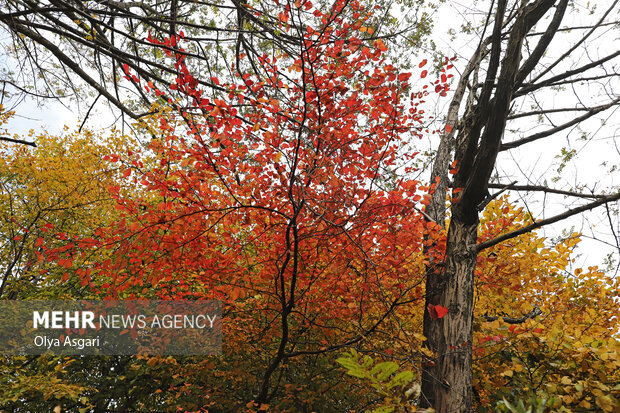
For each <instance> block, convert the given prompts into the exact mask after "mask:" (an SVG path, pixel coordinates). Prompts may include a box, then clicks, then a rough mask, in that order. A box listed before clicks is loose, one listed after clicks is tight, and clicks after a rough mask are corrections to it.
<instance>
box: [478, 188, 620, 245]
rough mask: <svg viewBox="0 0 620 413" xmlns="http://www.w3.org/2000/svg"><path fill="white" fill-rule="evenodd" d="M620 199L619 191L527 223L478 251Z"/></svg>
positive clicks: (487, 243) (486, 243)
mask: <svg viewBox="0 0 620 413" xmlns="http://www.w3.org/2000/svg"><path fill="white" fill-rule="evenodd" d="M619 199H620V192H619V193H617V194H614V195H609V196H606V197H605V198H601V199H599V200H598V201H594V202H590V203H589V204H585V205H582V206H580V207H577V208H573V209H569V210H568V211H566V212H564V213H562V214H558V215H555V216H553V217H551V218H547V219H543V220H541V221H536V222H534V223H533V224H530V225H527V226H525V227H523V228H520V229H517V230H515V231H511V232H509V233H507V234H504V235H501V236H499V237H497V238H494V239H492V240H488V241H485V242H481V243H480V244H478V245H476V251H477V252H480V251H482V250H484V249H487V248H490V247H492V246H494V245H497V244H500V243H502V242H504V241H506V240H509V239H512V238H515V237H518V236H519V235H522V234H527V233H528V232H531V231H533V230H535V229H536V228H540V227H543V226H545V225H549V224H553V223H554V222H558V221H562V220H564V219H566V218H569V217H572V216H573V215H577V214H580V213H582V212H585V211H589V210H591V209H594V208H596V207H598V206H601V205H605V204H608V203H610V202H614V201H617V200H619Z"/></svg>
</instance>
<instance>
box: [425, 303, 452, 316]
mask: <svg viewBox="0 0 620 413" xmlns="http://www.w3.org/2000/svg"><path fill="white" fill-rule="evenodd" d="M427 309H428V312H429V314H430V316H431V318H432V319H433V320H437V319H438V318H443V317H445V316H446V314H448V309H447V308H446V307H444V306H441V305H439V304H437V305H433V304H429V305H428V307H427Z"/></svg>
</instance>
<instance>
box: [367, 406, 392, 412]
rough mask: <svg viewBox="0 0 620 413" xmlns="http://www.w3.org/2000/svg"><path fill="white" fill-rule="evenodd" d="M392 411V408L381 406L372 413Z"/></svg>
mask: <svg viewBox="0 0 620 413" xmlns="http://www.w3.org/2000/svg"><path fill="white" fill-rule="evenodd" d="M393 411H394V407H393V406H381V407H378V408H376V409H374V410H373V411H372V413H392V412H393Z"/></svg>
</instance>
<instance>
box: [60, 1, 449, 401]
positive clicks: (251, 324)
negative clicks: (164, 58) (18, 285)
mask: <svg viewBox="0 0 620 413" xmlns="http://www.w3.org/2000/svg"><path fill="white" fill-rule="evenodd" d="M304 13H309V14H311V15H313V16H314V17H315V18H316V25H308V26H306V27H305V28H304V30H303V32H302V34H300V36H301V37H302V39H303V40H302V41H301V42H300V43H298V44H296V48H295V49H294V50H291V51H289V53H287V54H283V53H281V52H280V51H279V50H277V49H276V50H274V51H272V52H271V53H269V54H264V55H262V56H260V58H259V60H260V63H261V65H262V71H261V73H259V74H256V73H255V72H253V71H251V70H250V71H248V72H246V73H243V72H242V73H239V74H238V76H237V77H236V78H234V79H233V80H232V81H230V82H228V83H226V82H224V81H222V80H220V79H219V78H217V77H215V76H212V77H211V81H212V82H214V83H215V84H218V85H219V87H221V88H222V89H223V90H226V91H227V92H228V93H227V94H226V96H225V97H224V98H223V99H219V98H211V97H209V94H208V93H209V92H208V90H205V89H203V88H202V86H201V84H200V82H199V81H198V80H197V78H196V77H195V76H194V74H193V73H192V72H191V70H190V67H191V65H187V64H186V62H187V61H189V60H190V59H191V55H189V54H188V53H187V52H186V50H185V48H184V46H185V45H184V42H183V36H181V35H180V34H179V35H176V34H174V35H172V36H170V37H167V38H159V39H156V38H151V39H150V42H151V43H152V47H153V48H154V49H155V50H158V49H161V50H163V51H164V52H165V51H168V46H167V45H169V44H173V43H174V44H175V50H174V51H173V52H170V57H171V59H172V61H174V62H176V63H175V65H176V67H175V68H176V70H177V71H178V73H179V74H178V76H176V77H175V79H174V80H173V82H172V84H171V85H170V86H169V89H171V90H176V91H178V93H179V94H181V96H183V102H184V103H182V104H179V103H178V102H175V101H172V99H169V100H167V101H166V100H163V102H162V103H161V105H158V106H155V107H153V108H152V111H153V115H151V116H149V117H145V119H144V127H145V128H147V129H148V130H150V131H151V132H152V133H151V134H152V136H153V137H154V139H152V141H151V143H150V144H149V147H148V150H146V151H136V152H133V151H132V152H127V153H120V154H111V155H109V156H108V157H107V159H109V160H110V161H113V162H119V163H120V164H121V165H123V166H122V169H123V170H124V172H123V179H125V180H126V182H129V185H137V186H138V188H139V190H137V191H136V192H134V193H132V194H131V196H130V197H127V196H124V195H123V193H122V191H121V189H122V186H121V185H116V186H114V187H112V188H111V191H112V194H113V196H114V198H115V200H116V202H117V208H118V209H119V210H121V211H122V215H121V217H120V219H119V220H118V221H116V222H115V223H114V224H113V225H111V226H109V227H107V228H103V229H102V230H101V231H98V234H97V239H96V243H94V247H95V248H97V249H100V248H104V249H106V250H107V253H105V254H103V255H104V256H105V257H106V259H104V260H102V261H100V262H97V263H96V264H94V265H93V267H94V268H93V272H92V273H91V274H88V275H85V278H86V280H85V282H91V279H93V280H94V279H97V280H105V281H104V282H103V284H101V287H100V291H101V292H102V294H106V295H109V296H113V297H122V298H131V297H138V296H139V297H145V296H149V295H150V296H153V295H154V296H155V297H158V298H162V299H181V298H189V299H194V298H212V299H219V300H222V301H223V302H224V303H225V305H226V312H225V321H226V322H227V325H229V326H230V327H229V329H230V330H231V331H233V332H234V333H232V334H231V336H229V337H230V339H229V342H228V345H230V346H231V347H232V348H233V349H234V350H235V351H237V352H239V349H243V350H244V351H243V353H241V354H243V355H244V357H246V358H251V359H252V360H255V361H256V362H255V363H254V365H253V366H252V367H250V366H248V369H249V374H247V373H246V375H245V377H246V379H245V380H243V382H242V383H239V381H238V379H235V377H230V378H228V380H226V381H224V380H222V381H221V383H219V384H218V385H216V386H217V387H216V388H215V389H213V394H218V393H227V394H228V395H229V396H228V397H229V400H227V403H230V405H231V406H232V407H231V409H240V408H243V406H245V405H246V404H248V403H250V404H251V403H256V404H257V406H258V407H260V406H261V405H263V404H270V403H273V404H274V406H275V408H276V409H277V408H279V409H285V408H289V409H291V408H294V406H295V404H296V403H300V404H302V405H303V404H305V403H308V401H304V399H303V398H301V397H297V398H296V399H292V400H291V399H289V398H288V397H289V395H288V393H290V390H289V389H288V388H287V387H286V386H284V384H283V383H282V381H283V380H286V381H288V382H289V384H291V385H292V384H295V385H296V384H298V383H300V382H303V380H302V378H303V377H307V375H308V374H309V373H310V372H312V373H314V371H313V370H310V371H308V369H307V368H304V367H306V364H305V363H308V362H307V361H306V360H308V359H313V358H315V357H319V356H321V355H322V354H324V353H328V352H334V351H335V350H337V349H340V348H343V347H345V346H349V345H353V344H355V343H357V342H360V341H362V340H364V339H365V337H367V336H369V335H370V334H373V333H377V332H378V331H379V330H380V329H382V328H383V327H384V324H385V323H383V321H384V320H385V319H386V318H388V317H390V316H391V315H392V314H393V313H394V312H395V311H396V310H397V309H398V308H399V307H400V306H403V305H406V304H408V303H411V302H412V301H415V300H421V299H422V294H421V287H420V284H421V282H422V278H421V277H422V272H420V271H419V269H420V268H421V267H422V264H421V261H422V260H423V255H422V254H421V252H422V249H423V243H424V242H427V241H428V240H427V241H425V240H424V238H423V237H422V234H427V236H428V239H429V240H431V241H432V240H436V241H437V243H438V244H441V240H438V239H436V238H437V234H436V232H435V231H434V227H435V226H434V225H433V224H428V223H425V222H424V219H423V216H422V214H420V213H419V212H418V210H419V208H418V207H417V205H416V204H417V203H418V202H420V201H421V200H422V192H423V191H425V189H423V188H420V185H419V182H417V181H415V180H413V179H409V178H408V177H399V176H398V175H397V170H398V169H399V168H405V167H407V165H403V164H402V163H403V162H404V161H408V160H410V159H412V158H413V157H414V156H415V155H414V154H409V153H404V150H406V149H407V146H406V142H405V140H406V139H408V138H409V137H411V136H415V135H417V134H419V133H420V128H422V127H423V126H420V125H421V123H422V120H423V114H422V113H423V112H422V110H421V109H418V108H417V106H418V104H419V103H420V102H419V101H421V100H422V99H423V97H424V96H427V95H428V94H429V92H426V91H424V89H422V90H421V91H416V90H415V89H414V86H413V84H412V83H411V77H412V73H401V72H399V71H398V70H397V68H396V67H395V66H394V65H392V64H390V63H389V62H387V61H386V57H385V55H384V54H385V52H386V51H387V47H386V45H385V43H384V41H383V40H381V39H376V40H374V41H373V42H372V43H366V42H363V41H362V37H363V36H364V35H365V33H369V32H371V33H372V29H371V28H370V27H369V26H368V25H367V24H369V22H372V16H373V12H372V10H367V9H366V8H365V7H364V6H363V5H362V4H361V3H359V2H356V1H348V2H337V3H334V4H333V7H332V8H331V9H329V10H328V11H325V12H324V11H322V10H320V9H317V8H315V7H314V6H312V5H311V4H310V3H307V2H300V3H297V4H295V5H292V6H291V8H290V10H289V11H288V12H286V13H282V15H281V16H280V30H281V31H282V32H283V33H287V32H289V31H290V32H296V31H297V27H296V26H295V24H296V21H297V20H298V16H300V15H302V14H304ZM240 59H242V60H243V59H245V58H243V57H241V58H240ZM124 70H125V71H126V76H127V81H128V82H133V83H141V82H143V81H144V80H142V79H140V78H138V77H137V75H135V74H134V73H133V72H132V70H131V68H129V67H128V66H126V67H125V68H124ZM425 76H426V75H424V77H425ZM427 81H428V80H424V81H423V82H427ZM431 84H432V86H433V87H435V86H436V85H437V86H438V87H439V88H438V89H436V91H437V92H443V91H445V90H446V89H447V88H448V87H447V84H446V83H445V81H444V82H442V81H439V80H438V81H437V82H435V83H431ZM143 87H145V89H146V90H147V92H148V93H151V94H153V95H154V96H158V97H161V96H162V94H163V92H162V91H161V90H160V89H158V88H157V86H156V85H154V84H153V83H152V82H146V85H143ZM425 89H428V85H426V88H425ZM152 156H154V157H155V162H153V161H152V159H153V158H152ZM131 182H133V184H132V183H131ZM77 241H78V240H75V241H72V243H73V244H74V245H76V246H77V245H79V244H80V243H79V242H77ZM50 253H52V254H53V253H57V254H59V256H62V257H63V259H66V258H64V257H65V255H63V254H67V251H66V249H65V248H64V247H63V248H60V249H56V250H53V251H50ZM71 253H72V256H73V257H74V258H73V259H74V261H80V260H84V259H86V258H85V257H88V256H90V253H89V251H88V250H86V251H84V250H81V251H80V250H76V251H71ZM418 261H419V262H418ZM416 262H418V263H416ZM101 282H102V281H98V283H101ZM352 320H355V322H352ZM251 348H258V349H260V352H258V354H252V350H251ZM226 356H227V357H230V358H233V357H234V359H235V361H236V363H243V360H239V355H236V356H231V355H230V352H229V353H228V354H226ZM298 360H300V361H298ZM227 361H228V360H225V361H224V362H227ZM223 364H224V363H221V365H223ZM234 367H235V371H238V370H239V367H238V365H237V366H234ZM321 373H323V372H321ZM226 383H232V385H231V386H229V387H224V386H225V384H226ZM248 387H250V388H252V391H251V392H250V391H241V390H247V388H248ZM221 388H225V391H224V390H221ZM231 388H232V390H231ZM231 393H234V394H235V398H234V400H230V398H231V397H230V394H231Z"/></svg>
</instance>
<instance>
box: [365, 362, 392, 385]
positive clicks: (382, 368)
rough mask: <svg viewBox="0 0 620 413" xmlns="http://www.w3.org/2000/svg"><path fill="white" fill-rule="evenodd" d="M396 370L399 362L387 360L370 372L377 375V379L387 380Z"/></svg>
mask: <svg viewBox="0 0 620 413" xmlns="http://www.w3.org/2000/svg"><path fill="white" fill-rule="evenodd" d="M396 370H398V364H396V363H394V362H393V361H385V362H383V363H379V364H377V365H376V366H375V367H373V369H372V370H371V371H370V374H372V375H373V376H375V375H376V377H377V379H378V380H380V381H385V380H386V379H387V378H388V377H390V376H391V375H392V373H394V372H395V371H396Z"/></svg>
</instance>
